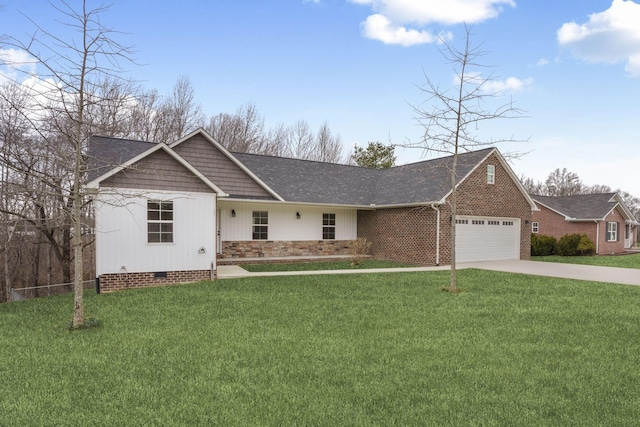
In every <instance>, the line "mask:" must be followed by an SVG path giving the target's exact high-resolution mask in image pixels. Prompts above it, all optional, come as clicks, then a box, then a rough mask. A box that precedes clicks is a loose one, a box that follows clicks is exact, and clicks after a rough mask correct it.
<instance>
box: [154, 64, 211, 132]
mask: <svg viewBox="0 0 640 427" xmlns="http://www.w3.org/2000/svg"><path fill="white" fill-rule="evenodd" d="M156 114H157V116H156V123H157V128H158V131H157V133H156V136H155V138H154V141H155V142H173V141H176V140H178V139H180V138H181V137H182V136H183V135H185V134H187V133H189V132H191V131H193V130H195V129H197V128H199V127H201V126H203V125H204V115H203V114H202V107H201V106H200V104H197V103H196V102H195V94H194V91H193V87H192V86H191V82H190V81H189V79H188V78H187V77H185V76H182V77H180V78H179V79H178V81H177V82H176V83H175V85H174V86H173V91H172V93H171V96H170V97H168V98H165V99H164V100H163V101H162V102H161V104H160V108H159V110H158V111H156Z"/></svg>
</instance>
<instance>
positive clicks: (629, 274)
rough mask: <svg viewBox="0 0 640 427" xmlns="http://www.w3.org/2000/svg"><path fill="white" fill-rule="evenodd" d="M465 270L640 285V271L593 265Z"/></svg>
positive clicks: (509, 264) (520, 264) (497, 264)
mask: <svg viewBox="0 0 640 427" xmlns="http://www.w3.org/2000/svg"><path fill="white" fill-rule="evenodd" d="M461 266H464V268H479V269H482V270H493V271H504V272H507V273H521V274H531V275H534V276H547V277H560V278H563V279H576V280H590V281H592V282H605V283H619V284H622V285H640V269H636V268H616V267H596V266H593V265H579V264H561V263H558V262H539V261H517V260H509V261H486V262H470V263H465V264H461Z"/></svg>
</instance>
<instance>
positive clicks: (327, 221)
mask: <svg viewBox="0 0 640 427" xmlns="http://www.w3.org/2000/svg"><path fill="white" fill-rule="evenodd" d="M335 238H336V214H334V213H323V214H322V239H323V240H334V239H335Z"/></svg>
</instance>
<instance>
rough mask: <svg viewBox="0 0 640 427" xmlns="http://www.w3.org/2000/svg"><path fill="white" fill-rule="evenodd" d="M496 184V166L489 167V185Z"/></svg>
mask: <svg viewBox="0 0 640 427" xmlns="http://www.w3.org/2000/svg"><path fill="white" fill-rule="evenodd" d="M495 183H496V167H495V166H494V165H487V184H492V185H493V184H495Z"/></svg>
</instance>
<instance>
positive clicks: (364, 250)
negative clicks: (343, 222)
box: [351, 237, 372, 265]
mask: <svg viewBox="0 0 640 427" xmlns="http://www.w3.org/2000/svg"><path fill="white" fill-rule="evenodd" d="M371 245H372V242H369V241H368V240H367V238H366V237H358V238H357V239H356V240H354V241H353V242H352V243H351V254H352V258H351V265H360V263H361V262H362V260H363V259H365V258H366V257H367V255H369V251H370V250H371Z"/></svg>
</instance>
